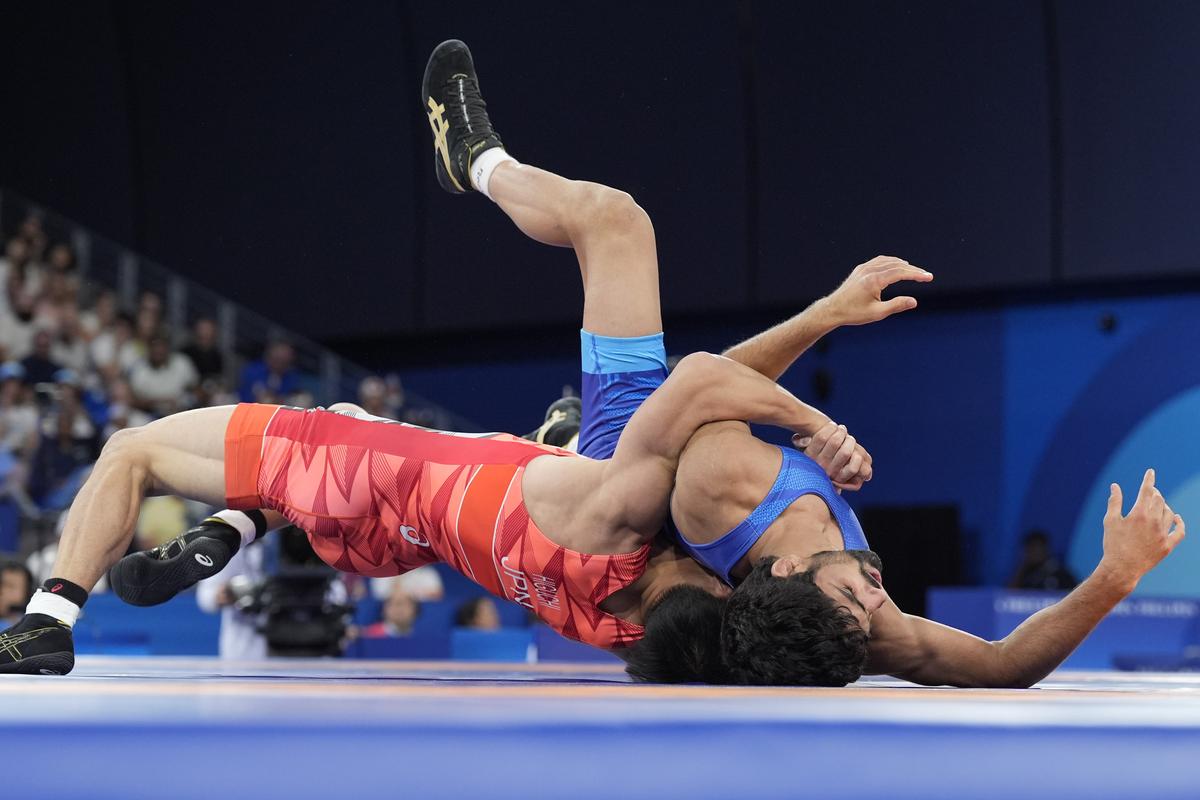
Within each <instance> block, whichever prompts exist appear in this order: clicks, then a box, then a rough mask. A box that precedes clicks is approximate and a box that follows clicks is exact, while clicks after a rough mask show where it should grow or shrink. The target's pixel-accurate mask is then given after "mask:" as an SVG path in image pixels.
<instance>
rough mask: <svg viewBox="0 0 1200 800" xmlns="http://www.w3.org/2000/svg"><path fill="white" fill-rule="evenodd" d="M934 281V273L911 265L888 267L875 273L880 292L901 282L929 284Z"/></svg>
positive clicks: (876, 284)
mask: <svg viewBox="0 0 1200 800" xmlns="http://www.w3.org/2000/svg"><path fill="white" fill-rule="evenodd" d="M931 280H933V273H932V272H930V271H929V270H926V269H922V268H921V267H914V266H912V265H911V264H905V265H903V266H897V267H888V268H887V269H885V270H882V271H881V272H877V273H875V287H876V288H877V289H879V290H883V289H886V288H887V287H889V286H891V285H892V284H893V283H898V282H900V281H917V282H919V283H929V282H930V281H931Z"/></svg>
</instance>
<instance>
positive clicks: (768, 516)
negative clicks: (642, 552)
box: [671, 447, 869, 586]
mask: <svg viewBox="0 0 1200 800" xmlns="http://www.w3.org/2000/svg"><path fill="white" fill-rule="evenodd" d="M779 449H780V451H781V452H782V453H783V463H782V464H780V466H779V475H778V476H777V477H776V478H775V485H774V486H772V487H771V491H769V492H767V496H766V497H765V498H764V499H763V501H762V502H761V503H759V504H758V508H756V509H754V510H753V511H751V512H750V516H748V517H746V518H745V519H744V520H742V521H741V523H739V524H738V526H737V527H736V528H734V529H733V530H731V531H730V532H729V533H727V534H725V535H724V536H722V537H721V538H719V539H717V540H716V541H713V542H709V543H708V544H694V543H692V542H689V541H688V540H687V538H685V537H684V535H683V533H682V532H680V531H679V529H678V528H674V522H672V523H671V526H672V528H673V529H674V531H673V532H674V533H675V538H676V539H677V540H678V541H679V544H680V545H681V546H682V547H683V549H684V550H686V551H687V553H688V555H690V556H691V557H692V558H694V559H696V560H697V561H699V562H700V563H701V564H703V565H704V566H706V567H708V568H709V569H711V570H712V571H713V572H715V573H716V575H717V577H719V578H720V579H721V580H723V581H725V582H726V583H728V584H729V585H730V586H732V585H733V581H732V580H731V579H730V577H729V573H730V571H731V570H732V569H733V567H734V565H736V564H737V562H738V561H739V560H740V559H741V557H742V556H744V555H746V551H748V550H749V549H750V548H751V547H753V546H754V543H755V542H757V541H758V539H759V537H760V536H762V535H763V532H764V531H766V529H767V528H768V527H770V525H771V523H772V522H774V521H775V520H776V519H778V518H779V515H780V514H782V513H783V512H784V511H785V510H786V509H787V507H788V506H790V505H791V504H792V503H794V502H796V500H797V499H799V498H801V497H803V496H804V495H806V494H815V495H817V496H818V497H820V498H821V499H822V500H824V501H825V505H827V506H829V513H831V514H832V515H833V519H834V521H835V522H836V523H837V526H838V528H839V529H840V530H841V533H842V544H843V545H844V546H845V548H846V549H847V550H867V549H869V548H868V547H867V537H866V535H865V534H864V533H863V529H862V525H860V524H859V522H858V517H856V516H854V511H853V510H851V508H850V505H849V504H848V503H847V502H846V501H845V500H843V499H842V496H841V495H840V494H838V492H837V488H836V487H835V486H834V485H833V482H832V481H830V480H829V476H828V475H826V474H825V470H823V469H821V467H820V465H819V464H817V462H815V461H813V460H812V459H811V458H809V457H808V456H806V455H804V454H803V453H801V452H799V451H798V450H792V449H789V448H787V447H780V448H779Z"/></svg>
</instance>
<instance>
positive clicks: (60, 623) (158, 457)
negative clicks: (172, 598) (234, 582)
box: [0, 406, 234, 675]
mask: <svg viewBox="0 0 1200 800" xmlns="http://www.w3.org/2000/svg"><path fill="white" fill-rule="evenodd" d="M233 410H234V409H233V407H232V406H229V407H226V408H206V409H198V410H196V411H185V412H183V413H180V414H175V415H173V416H171V417H167V418H165V419H161V420H157V421H155V422H152V423H150V424H149V425H145V426H143V427H140V428H132V429H128V430H124V431H118V432H117V433H116V434H114V435H113V436H112V438H110V439H109V440H108V442H107V443H106V444H105V446H104V450H103V451H102V452H101V454H100V458H99V460H97V462H96V466H95V467H94V468H93V469H92V473H91V475H90V476H89V477H88V479H87V481H86V482H85V483H84V485H83V488H81V489H80V490H79V494H78V495H77V496H76V498H75V501H74V502H73V503H72V504H71V509H70V511H68V512H67V523H66V527H65V528H64V530H63V534H62V539H61V541H60V544H59V550H58V558H57V559H56V561H55V564H54V570H53V573H52V575H53V577H52V578H51V579H50V580H48V581H47V582H46V583H45V584H44V585H43V587H42V588H41V589H39V590H38V592H37V593H36V594H35V595H34V596H33V599H32V600H30V601H29V605H28V606H27V608H26V613H25V616H24V617H22V619H21V620H20V621H19V622H18V623H17V624H16V625H14V626H13V627H11V628H9V629H8V630H5V631H2V632H0V673H24V674H35V675H36V674H47V675H64V674H66V673H68V672H70V671H71V670H72V669H73V668H74V666H75V648H74V642H73V640H72V637H71V627H72V626H73V625H74V623H75V621H76V619H77V618H78V616H79V612H80V609H81V608H82V606H83V604H84V603H85V602H86V600H87V595H88V592H90V591H91V590H92V588H93V587H94V586H95V585H96V581H97V580H99V578H100V576H101V575H103V574H104V571H105V570H106V569H107V568H108V567H109V566H110V565H111V564H112V563H113V562H115V561H116V560H117V559H118V558H119V557H120V556H121V554H122V553H124V552H125V550H126V548H128V546H129V541H130V539H131V538H132V536H133V528H134V524H135V523H136V522H137V517H138V511H139V510H140V508H141V503H142V498H143V497H145V496H146V495H147V494H151V493H161V494H176V495H180V496H183V497H188V498H191V499H194V500H200V501H202V502H207V503H212V504H218V503H223V502H224V498H225V429H226V427H227V425H228V422H229V419H230V417H231V416H232V414H233Z"/></svg>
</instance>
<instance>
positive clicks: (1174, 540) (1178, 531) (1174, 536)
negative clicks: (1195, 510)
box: [1167, 514, 1187, 550]
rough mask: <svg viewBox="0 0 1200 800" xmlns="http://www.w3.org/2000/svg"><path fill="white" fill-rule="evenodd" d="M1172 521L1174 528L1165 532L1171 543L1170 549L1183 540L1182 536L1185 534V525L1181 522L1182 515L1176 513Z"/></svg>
mask: <svg viewBox="0 0 1200 800" xmlns="http://www.w3.org/2000/svg"><path fill="white" fill-rule="evenodd" d="M1174 522H1175V530H1173V531H1171V532H1170V533H1168V534H1167V539H1168V541H1169V542H1170V544H1171V549H1172V550H1174V549H1175V548H1176V547H1177V546H1178V545H1179V543H1180V542H1182V541H1183V537H1185V536H1187V526H1186V525H1184V524H1183V517H1181V516H1179V515H1178V514H1176V515H1175V520H1174Z"/></svg>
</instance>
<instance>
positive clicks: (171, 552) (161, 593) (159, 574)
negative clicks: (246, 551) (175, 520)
mask: <svg viewBox="0 0 1200 800" xmlns="http://www.w3.org/2000/svg"><path fill="white" fill-rule="evenodd" d="M241 546H242V536H241V534H240V533H238V532H237V530H236V529H234V527H233V526H232V525H228V524H226V523H224V522H222V521H221V520H219V519H215V518H212V517H210V518H209V519H206V520H204V521H203V522H201V523H200V524H199V525H197V526H196V527H194V528H192V529H191V530H189V531H188V532H186V533H184V534H182V535H180V536H176V537H175V538H174V539H172V540H171V541H169V542H167V543H166V544H161V545H159V546H158V547H156V548H154V549H153V550H143V551H142V552H140V553H133V554H131V555H127V556H125V557H124V558H122V559H121V560H120V561H118V562H117V563H116V564H114V565H113V568H112V569H110V570H109V571H108V584H109V586H111V587H112V590H113V593H114V594H116V595H117V597H119V598H121V599H122V600H124V601H125V602H126V603H129V604H130V605H131V606H156V605H158V604H159V603H165V602H167V601H168V600H170V599H171V598H172V597H174V596H175V595H177V594H179V593H180V592H182V591H183V590H184V589H187V588H188V587H190V586H195V585H196V584H197V583H199V582H200V581H202V580H204V579H205V578H211V577H212V576H213V575H216V574H217V573H218V572H220V571H221V570H223V569H224V568H225V565H226V564H228V563H229V559H231V558H233V555H234V553H236V552H237V551H238V549H239V548H240V547H241Z"/></svg>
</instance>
